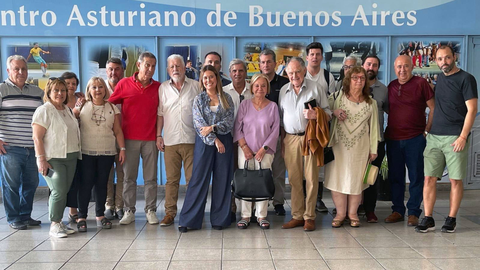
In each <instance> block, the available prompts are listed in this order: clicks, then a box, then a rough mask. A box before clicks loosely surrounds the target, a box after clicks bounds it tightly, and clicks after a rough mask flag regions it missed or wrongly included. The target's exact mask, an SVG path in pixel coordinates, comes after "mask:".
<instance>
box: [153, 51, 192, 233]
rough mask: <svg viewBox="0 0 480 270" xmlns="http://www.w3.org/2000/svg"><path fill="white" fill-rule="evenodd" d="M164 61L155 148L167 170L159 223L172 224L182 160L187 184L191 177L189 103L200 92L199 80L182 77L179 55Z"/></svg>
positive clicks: (183, 64) (183, 71)
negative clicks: (166, 75)
mask: <svg viewBox="0 0 480 270" xmlns="http://www.w3.org/2000/svg"><path fill="white" fill-rule="evenodd" d="M167 63H168V65H167V71H168V75H169V76H170V78H171V79H170V80H167V81H165V82H163V83H162V84H161V85H160V88H159V90H158V91H159V92H158V98H159V103H158V116H157V148H158V150H160V151H162V152H164V153H165V170H166V173H167V183H166V184H165V217H164V218H163V220H162V221H161V222H160V226H170V225H172V224H173V222H174V219H175V216H176V215H177V200H178V187H179V183H180V177H181V169H182V162H183V168H184V172H185V180H186V182H187V185H188V182H189V181H190V178H191V177H192V167H193V149H194V144H195V129H194V127H193V115H192V106H193V100H194V98H195V96H197V95H198V94H199V93H200V89H199V85H198V82H197V81H194V80H192V79H190V78H187V77H186V76H185V71H186V68H185V62H184V60H183V57H182V56H181V55H178V54H172V55H170V56H169V57H168V58H167ZM162 131H163V136H162Z"/></svg>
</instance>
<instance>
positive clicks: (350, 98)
mask: <svg viewBox="0 0 480 270" xmlns="http://www.w3.org/2000/svg"><path fill="white" fill-rule="evenodd" d="M347 98H348V99H349V100H350V101H352V102H354V103H357V105H358V104H360V102H362V97H361V96H360V97H359V98H354V97H353V96H350V95H349V96H348V97H347Z"/></svg>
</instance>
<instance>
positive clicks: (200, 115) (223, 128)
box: [193, 91, 234, 145]
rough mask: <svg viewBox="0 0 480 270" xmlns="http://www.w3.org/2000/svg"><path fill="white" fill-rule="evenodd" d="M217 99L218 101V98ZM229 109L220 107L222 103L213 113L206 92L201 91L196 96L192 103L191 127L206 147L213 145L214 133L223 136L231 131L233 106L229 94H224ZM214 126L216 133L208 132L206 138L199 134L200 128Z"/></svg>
mask: <svg viewBox="0 0 480 270" xmlns="http://www.w3.org/2000/svg"><path fill="white" fill-rule="evenodd" d="M217 96H218V99H219V100H220V96H219V95H217ZM225 96H226V99H227V102H228V105H229V108H228V109H225V108H224V107H223V106H222V103H221V102H220V104H219V105H218V110H217V111H216V112H213V111H212V110H211V109H210V97H209V96H208V94H207V92H205V91H203V92H201V93H200V94H199V95H198V96H196V97H195V100H194V101H193V125H194V127H195V131H196V132H197V134H198V136H200V138H201V139H202V141H203V143H205V144H206V145H215V139H216V138H217V135H216V133H218V134H221V135H225V134H228V133H230V132H232V130H233V125H234V119H233V111H234V107H233V106H234V105H233V101H232V98H231V97H230V95H229V94H227V93H225ZM211 125H216V126H217V132H216V133H214V132H210V133H209V134H208V135H207V136H202V134H200V128H201V127H206V126H211Z"/></svg>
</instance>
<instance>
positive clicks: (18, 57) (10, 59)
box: [7, 54, 27, 69]
mask: <svg viewBox="0 0 480 270" xmlns="http://www.w3.org/2000/svg"><path fill="white" fill-rule="evenodd" d="M13 60H22V61H23V62H25V65H27V60H26V59H25V57H23V56H21V55H18V54H14V55H10V56H9V57H8V58H7V68H8V69H10V64H11V63H12V61H13Z"/></svg>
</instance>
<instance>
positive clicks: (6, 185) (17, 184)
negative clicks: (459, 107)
mask: <svg viewBox="0 0 480 270" xmlns="http://www.w3.org/2000/svg"><path fill="white" fill-rule="evenodd" d="M4 147H5V151H7V153H6V154H5V155H0V167H1V170H0V171H1V172H0V178H1V180H2V195H3V205H4V206H5V213H6V215H7V222H8V223H13V222H21V221H24V220H28V219H29V218H30V217H31V214H32V208H33V197H34V195H35V190H36V189H37V187H38V169H37V162H36V159H35V151H34V150H33V147H32V148H24V147H18V146H8V145H4Z"/></svg>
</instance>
